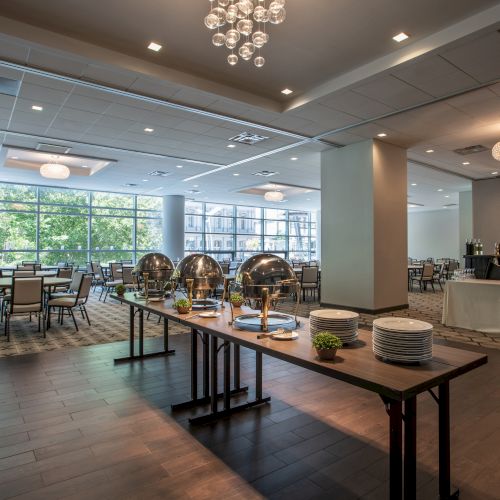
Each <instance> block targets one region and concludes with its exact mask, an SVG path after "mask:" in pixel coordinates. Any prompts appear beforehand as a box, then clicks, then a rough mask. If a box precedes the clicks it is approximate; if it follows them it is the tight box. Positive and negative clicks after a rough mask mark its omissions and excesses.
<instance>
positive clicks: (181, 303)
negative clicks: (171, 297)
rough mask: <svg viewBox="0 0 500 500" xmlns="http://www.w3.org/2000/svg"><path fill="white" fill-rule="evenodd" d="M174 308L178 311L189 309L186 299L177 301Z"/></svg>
mask: <svg viewBox="0 0 500 500" xmlns="http://www.w3.org/2000/svg"><path fill="white" fill-rule="evenodd" d="M173 305H174V308H175V309H179V308H180V307H183V308H184V307H189V300H187V299H179V300H176V301H175V302H174V304H173Z"/></svg>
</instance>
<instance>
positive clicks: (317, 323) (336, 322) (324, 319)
mask: <svg viewBox="0 0 500 500" xmlns="http://www.w3.org/2000/svg"><path fill="white" fill-rule="evenodd" d="M358 319H359V314H358V313H355V312H352V311H342V310H339V309H319V310H317V311H311V314H310V315H309V322H310V328H311V339H314V337H315V336H316V335H317V334H318V333H319V332H328V333H331V334H332V335H336V336H337V337H339V338H340V339H341V340H342V342H344V344H348V343H349V342H354V341H355V340H356V339H357V338H358Z"/></svg>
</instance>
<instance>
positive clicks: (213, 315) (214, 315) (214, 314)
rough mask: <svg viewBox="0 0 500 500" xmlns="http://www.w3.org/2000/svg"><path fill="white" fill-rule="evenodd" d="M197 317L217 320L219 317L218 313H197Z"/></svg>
mask: <svg viewBox="0 0 500 500" xmlns="http://www.w3.org/2000/svg"><path fill="white" fill-rule="evenodd" d="M198 316H199V317H200V318H218V317H219V316H220V313H218V312H204V313H199V314H198Z"/></svg>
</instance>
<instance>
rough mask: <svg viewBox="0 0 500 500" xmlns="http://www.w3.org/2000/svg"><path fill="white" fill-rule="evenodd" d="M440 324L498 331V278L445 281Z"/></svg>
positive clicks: (484, 330)
mask: <svg viewBox="0 0 500 500" xmlns="http://www.w3.org/2000/svg"><path fill="white" fill-rule="evenodd" d="M443 324H444V325H447V326H457V327H459V328H467V329H469V330H477V331H479V332H485V333H500V281H499V280H464V281H447V282H446V288H445V293H444V301H443Z"/></svg>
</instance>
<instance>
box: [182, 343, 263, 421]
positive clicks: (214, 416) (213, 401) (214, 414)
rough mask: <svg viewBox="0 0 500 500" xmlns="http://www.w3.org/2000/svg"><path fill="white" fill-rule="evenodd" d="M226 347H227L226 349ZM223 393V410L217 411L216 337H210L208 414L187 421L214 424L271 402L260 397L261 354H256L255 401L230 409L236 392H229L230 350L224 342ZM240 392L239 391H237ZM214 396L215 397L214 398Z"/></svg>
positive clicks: (218, 396)
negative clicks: (231, 398) (232, 395)
mask: <svg viewBox="0 0 500 500" xmlns="http://www.w3.org/2000/svg"><path fill="white" fill-rule="evenodd" d="M226 346H227V347H226ZM223 347H224V392H223V394H222V396H223V398H224V409H223V410H220V411H219V410H218V404H217V401H218V399H220V396H221V395H220V394H216V391H217V354H218V347H217V337H215V336H212V341H211V349H210V362H211V364H210V374H211V384H210V386H211V387H210V388H211V390H210V393H211V396H210V410H211V411H210V413H208V414H206V415H203V416H201V417H195V418H191V419H189V422H190V423H191V424H195V425H199V424H207V423H210V422H214V421H216V420H218V419H220V418H224V417H228V416H229V415H231V414H233V413H237V412H240V411H243V410H246V409H248V408H252V407H254V406H259V405H262V404H264V403H268V402H269V401H271V398H270V397H269V396H268V397H262V353H259V352H257V353H255V354H256V367H255V368H256V370H255V399H254V400H252V401H247V402H245V403H242V404H239V405H236V406H233V407H231V401H230V395H231V394H234V392H235V391H236V390H233V391H230V390H229V388H230V375H231V372H230V366H231V358H230V348H231V346H230V345H229V342H224V345H223ZM238 392H241V391H238ZM214 394H215V396H214Z"/></svg>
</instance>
